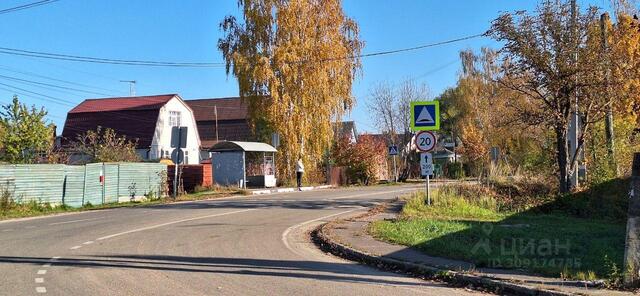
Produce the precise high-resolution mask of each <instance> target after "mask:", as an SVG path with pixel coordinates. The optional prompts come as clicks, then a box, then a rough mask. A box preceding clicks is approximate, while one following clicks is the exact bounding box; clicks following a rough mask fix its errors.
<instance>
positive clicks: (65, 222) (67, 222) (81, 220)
mask: <svg viewBox="0 0 640 296" xmlns="http://www.w3.org/2000/svg"><path fill="white" fill-rule="evenodd" d="M102 218H104V217H98V218H91V219H80V220H71V221H64V222H56V223H49V225H60V224H69V223H77V222H84V221H91V220H98V219H102Z"/></svg>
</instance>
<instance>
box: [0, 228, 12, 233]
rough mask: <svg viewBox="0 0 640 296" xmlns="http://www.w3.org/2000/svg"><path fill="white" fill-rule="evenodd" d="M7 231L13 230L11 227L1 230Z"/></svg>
mask: <svg viewBox="0 0 640 296" xmlns="http://www.w3.org/2000/svg"><path fill="white" fill-rule="evenodd" d="M9 231H13V229H11V228H9V229H3V230H2V232H9Z"/></svg>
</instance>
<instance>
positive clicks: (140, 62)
mask: <svg viewBox="0 0 640 296" xmlns="http://www.w3.org/2000/svg"><path fill="white" fill-rule="evenodd" d="M0 53H4V54H10V55H20V56H28V57H36V58H45V59H53V60H63V61H73V62H86V63H98V64H115V65H130V66H156V67H223V66H224V65H225V64H224V63H205V62H164V61H143V60H122V59H107V58H98V57H88V56H76V55H68V54H58V53H49V52H40V51H31V50H24V49H15V48H7V47H0Z"/></svg>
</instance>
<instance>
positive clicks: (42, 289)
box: [36, 287, 47, 293]
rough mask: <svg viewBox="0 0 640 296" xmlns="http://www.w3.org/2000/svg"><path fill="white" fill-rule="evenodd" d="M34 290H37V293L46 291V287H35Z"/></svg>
mask: <svg viewBox="0 0 640 296" xmlns="http://www.w3.org/2000/svg"><path fill="white" fill-rule="evenodd" d="M36 292H38V293H47V288H45V287H36Z"/></svg>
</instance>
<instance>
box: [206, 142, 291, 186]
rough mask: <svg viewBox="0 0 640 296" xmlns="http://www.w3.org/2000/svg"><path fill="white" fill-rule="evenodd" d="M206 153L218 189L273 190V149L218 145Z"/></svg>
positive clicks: (263, 145)
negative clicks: (255, 188) (208, 155)
mask: <svg viewBox="0 0 640 296" xmlns="http://www.w3.org/2000/svg"><path fill="white" fill-rule="evenodd" d="M209 152H212V155H211V166H212V171H213V181H214V182H215V183H216V184H218V185H221V186H238V187H240V188H247V187H275V186H276V176H275V171H276V169H275V168H276V167H275V153H276V152H278V150H276V148H274V147H273V146H271V145H269V144H266V143H260V142H238V141H222V142H218V143H216V144H215V145H213V147H211V149H209Z"/></svg>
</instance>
